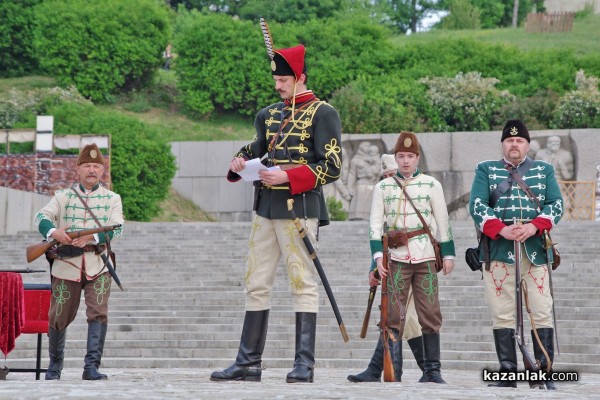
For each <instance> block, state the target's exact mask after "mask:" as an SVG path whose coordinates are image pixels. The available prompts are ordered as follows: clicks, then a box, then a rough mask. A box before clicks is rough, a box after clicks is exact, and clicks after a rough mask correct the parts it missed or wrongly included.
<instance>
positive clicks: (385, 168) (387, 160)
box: [381, 154, 398, 175]
mask: <svg viewBox="0 0 600 400" xmlns="http://www.w3.org/2000/svg"><path fill="white" fill-rule="evenodd" d="M397 170H398V164H396V160H395V158H394V156H393V155H392V154H382V155H381V175H383V174H385V173H386V172H396V171H397Z"/></svg>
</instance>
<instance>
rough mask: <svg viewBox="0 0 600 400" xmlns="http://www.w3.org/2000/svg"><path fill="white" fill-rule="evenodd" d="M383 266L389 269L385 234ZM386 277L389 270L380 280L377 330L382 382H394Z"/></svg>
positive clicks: (385, 236)
mask: <svg viewBox="0 0 600 400" xmlns="http://www.w3.org/2000/svg"><path fill="white" fill-rule="evenodd" d="M383 265H384V266H385V267H386V268H388V267H389V260H388V236H387V233H386V234H384V235H383ZM388 276H389V268H388V273H387V274H386V275H385V276H384V277H383V278H382V279H381V321H380V322H379V329H381V343H382V344H383V381H384V382H394V381H395V380H396V378H395V376H394V364H393V363H392V354H391V352H390V342H389V332H388V330H389V328H388V305H389V298H388V285H387V280H388Z"/></svg>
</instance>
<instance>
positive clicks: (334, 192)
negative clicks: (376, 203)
mask: <svg viewBox="0 0 600 400" xmlns="http://www.w3.org/2000/svg"><path fill="white" fill-rule="evenodd" d="M384 148H385V146H384V145H383V142H381V141H377V143H375V142H373V141H370V140H354V141H345V142H344V143H342V176H341V178H340V179H338V180H337V181H336V182H334V183H333V184H329V185H326V186H325V187H324V188H323V191H324V194H325V198H328V197H334V198H335V199H336V200H339V201H341V202H342V206H343V208H344V210H346V211H348V219H349V220H360V219H362V220H368V219H369V214H370V212H371V199H372V197H373V187H374V186H375V184H376V183H377V182H379V180H380V179H381V176H380V172H381V168H380V165H379V164H380V159H381V154H382V153H383V151H384Z"/></svg>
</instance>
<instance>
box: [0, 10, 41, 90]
mask: <svg viewBox="0 0 600 400" xmlns="http://www.w3.org/2000/svg"><path fill="white" fill-rule="evenodd" d="M41 2H42V0H20V1H2V2H0V77H4V78H7V77H16V76H24V75H27V74H29V73H31V72H33V71H36V70H37V68H38V60H37V57H36V54H35V50H34V48H33V24H34V13H33V6H35V5H36V4H38V3H41Z"/></svg>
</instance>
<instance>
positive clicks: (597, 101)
mask: <svg viewBox="0 0 600 400" xmlns="http://www.w3.org/2000/svg"><path fill="white" fill-rule="evenodd" d="M575 82H576V86H577V90H574V91H572V92H569V93H567V94H566V95H565V96H564V97H563V98H561V99H560V102H559V103H558V106H557V107H556V111H555V113H554V118H553V119H552V123H551V127H553V128H559V129H560V128H597V127H600V92H599V91H598V78H596V77H593V76H589V77H586V75H585V72H584V71H583V70H580V71H578V72H577V75H576V77H575Z"/></svg>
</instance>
